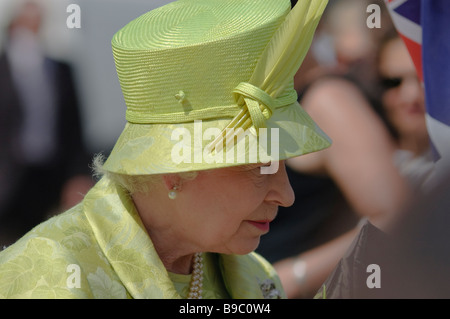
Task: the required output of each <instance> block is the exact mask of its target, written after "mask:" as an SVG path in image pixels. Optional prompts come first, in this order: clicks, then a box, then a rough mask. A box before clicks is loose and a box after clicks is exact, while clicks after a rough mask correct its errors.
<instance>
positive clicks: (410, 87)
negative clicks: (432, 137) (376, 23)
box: [378, 32, 433, 187]
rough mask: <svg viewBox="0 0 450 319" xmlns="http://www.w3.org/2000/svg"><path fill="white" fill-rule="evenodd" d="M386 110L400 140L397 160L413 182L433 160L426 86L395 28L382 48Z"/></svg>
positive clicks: (416, 183) (417, 183) (423, 177)
mask: <svg viewBox="0 0 450 319" xmlns="http://www.w3.org/2000/svg"><path fill="white" fill-rule="evenodd" d="M378 72H379V77H380V83H381V87H382V94H381V105H382V110H381V112H382V114H383V116H384V118H385V120H386V122H387V125H388V127H389V128H390V130H391V132H392V135H393V137H394V139H395V142H396V144H397V148H398V151H397V152H396V154H395V158H394V160H395V162H396V164H397V166H398V168H399V169H400V171H401V173H402V174H403V175H404V176H406V177H407V178H408V179H409V180H410V182H411V183H412V185H413V186H417V187H419V186H420V185H422V183H423V182H424V181H425V180H426V178H427V176H429V174H430V172H431V170H432V167H433V162H432V158H431V150H430V141H429V136H428V131H427V126H426V121H425V97H424V89H423V86H422V83H421V81H420V79H419V78H418V76H417V72H416V69H415V67H414V64H413V62H412V60H411V57H410V55H409V53H408V50H407V49H406V46H405V44H404V43H403V40H402V39H401V38H400V37H399V36H398V34H397V33H396V32H395V33H393V34H390V35H388V36H387V37H386V39H385V40H384V41H383V43H382V46H381V47H380V50H379V56H378Z"/></svg>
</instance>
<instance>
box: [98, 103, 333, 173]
mask: <svg viewBox="0 0 450 319" xmlns="http://www.w3.org/2000/svg"><path fill="white" fill-rule="evenodd" d="M229 123H230V119H219V120H208V121H201V122H200V123H199V122H196V123H193V122H189V123H180V124H133V123H127V124H126V126H125V128H124V130H123V132H122V134H121V135H120V137H119V139H118V140H117V143H116V145H115V146H114V148H113V150H112V152H111V154H110V155H109V157H108V159H107V160H106V162H105V164H104V166H103V168H104V169H105V170H106V171H109V172H113V173H118V174H125V175H154V174H168V173H180V172H188V171H200V170H209V169H217V168H224V167H230V166H237V165H243V164H248V163H261V162H267V155H271V156H272V160H285V159H288V158H292V157H295V156H299V155H303V154H308V153H311V152H316V151H319V150H322V149H325V148H327V147H329V146H330V145H331V140H330V138H329V137H328V136H327V135H326V134H325V133H324V132H323V131H322V130H321V129H320V128H319V127H318V126H317V124H316V123H315V122H314V121H313V120H312V119H311V117H310V116H309V115H308V114H307V113H306V112H305V111H304V110H303V108H302V107H301V106H300V105H299V104H298V103H297V102H295V103H294V104H292V105H290V106H287V107H283V108H279V109H276V110H275V111H274V113H273V114H272V116H271V117H270V119H268V120H267V121H266V125H267V132H268V134H267V135H266V136H265V137H264V138H266V141H264V143H260V141H261V135H260V137H259V138H247V139H246V140H245V151H243V149H242V148H239V144H238V143H234V144H236V145H234V146H232V147H231V148H233V149H234V150H233V152H234V153H233V154H234V157H227V156H226V153H225V151H224V152H223V153H224V156H223V157H222V159H220V157H215V158H208V157H207V156H203V154H206V153H203V150H204V148H205V147H206V146H207V145H208V144H210V143H211V141H212V140H213V139H214V137H215V135H214V133H213V134H212V135H209V134H208V132H209V133H211V132H217V131H222V130H223V129H224V128H225V127H226V126H227V125H228V124H229ZM174 132H176V134H174ZM183 132H185V134H180V133H183ZM205 132H206V134H205ZM274 134H276V136H275V135H274ZM200 147H201V149H200ZM231 148H229V149H227V151H228V150H231ZM255 150H258V154H257V156H256V157H253V156H251V154H250V152H252V151H255ZM264 150H265V152H266V153H265V154H264V155H265V156H260V155H261V154H260V153H261V151H264ZM243 152H244V153H245V155H244V157H242V153H243ZM238 155H241V157H239V158H238Z"/></svg>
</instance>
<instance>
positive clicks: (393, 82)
mask: <svg viewBox="0 0 450 319" xmlns="http://www.w3.org/2000/svg"><path fill="white" fill-rule="evenodd" d="M410 77H412V75H410V76H408V75H406V76H403V77H401V76H399V77H383V76H382V77H381V78H380V83H381V86H382V87H383V88H384V89H385V90H389V89H394V88H397V87H399V86H400V85H401V84H402V82H403V81H404V80H406V79H407V78H410ZM414 78H415V79H417V77H416V76H414Z"/></svg>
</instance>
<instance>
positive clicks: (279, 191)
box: [266, 161, 295, 207]
mask: <svg viewBox="0 0 450 319" xmlns="http://www.w3.org/2000/svg"><path fill="white" fill-rule="evenodd" d="M269 178H270V179H271V182H272V185H271V189H270V191H269V193H268V194H267V198H266V200H267V201H271V202H273V203H274V204H276V205H278V206H283V207H289V206H291V205H292V204H294V200H295V194H294V190H293V189H292V186H291V183H290V182H289V177H288V175H287V172H286V166H285V162H284V161H280V162H279V163H278V169H277V171H276V172H274V173H273V174H272V175H271V176H270V177H269Z"/></svg>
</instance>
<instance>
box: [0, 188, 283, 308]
mask: <svg viewBox="0 0 450 319" xmlns="http://www.w3.org/2000/svg"><path fill="white" fill-rule="evenodd" d="M219 267H220V270H221V271H222V277H223V279H224V283H225V287H226V289H227V291H228V294H229V295H230V296H231V297H232V298H280V297H281V298H284V297H285V294H284V292H283V290H282V286H281V283H280V281H279V278H278V276H277V274H276V272H275V270H274V269H273V267H272V266H271V265H270V264H269V263H268V262H267V261H266V260H265V259H263V258H262V257H261V256H259V255H257V254H256V253H250V254H248V255H244V256H238V255H219ZM268 288H269V289H268ZM0 298H102V299H105V298H107V299H110V298H158V299H161V298H164V299H166V298H181V297H180V295H179V294H178V292H177V290H176V289H175V287H174V284H173V283H172V281H171V280H170V277H169V275H168V273H167V271H166V269H165V268H164V266H163V264H162V262H161V260H160V259H159V257H158V255H157V253H156V251H155V249H154V247H153V244H152V242H151V240H150V238H149V237H148V235H147V233H146V231H145V228H144V226H143V225H142V222H141V220H140V218H139V215H138V213H137V211H136V209H135V207H134V204H133V202H132V200H131V198H130V196H129V195H128V194H127V193H126V192H124V191H123V190H121V189H120V188H119V187H117V186H116V185H114V184H113V183H111V182H109V181H108V180H106V179H102V180H100V181H99V182H98V183H97V185H96V186H94V187H93V189H92V190H91V191H90V192H89V193H88V194H87V195H86V197H85V199H84V200H83V202H82V203H80V204H79V205H77V206H75V207H73V208H72V209H70V210H68V211H67V212H65V213H63V214H60V215H58V216H55V217H53V218H51V219H49V220H48V221H46V222H44V223H42V224H40V225H38V226H37V227H35V228H34V229H33V230H31V231H30V232H29V233H28V234H26V235H25V236H24V237H22V238H21V239H20V240H19V241H17V242H16V243H15V244H13V245H11V246H10V247H8V248H6V249H5V250H4V251H2V252H1V253H0Z"/></svg>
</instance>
